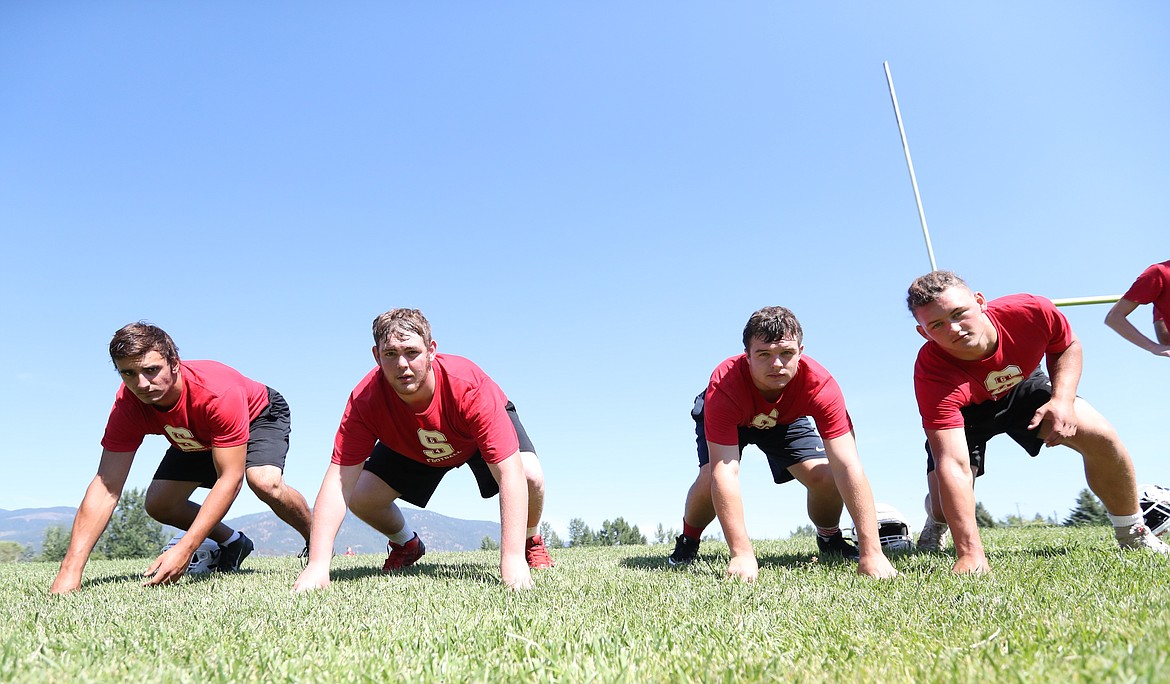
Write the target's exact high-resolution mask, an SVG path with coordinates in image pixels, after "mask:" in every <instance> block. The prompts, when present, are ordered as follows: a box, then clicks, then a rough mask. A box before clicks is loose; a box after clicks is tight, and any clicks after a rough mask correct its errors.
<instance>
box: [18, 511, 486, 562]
mask: <svg viewBox="0 0 1170 684" xmlns="http://www.w3.org/2000/svg"><path fill="white" fill-rule="evenodd" d="M402 512H403V514H404V515H405V516H406V519H407V520H408V521H409V522H410V525H411V527H413V528H414V529H415V530H417V531H418V533H419V535H420V536H422V538H423V540H424V541H425V542H426V545H427V550H430V551H467V550H472V549H478V548H479V545H480V542H481V541H482V540H483V538H484V537H485V536H489V537H491V538H492V539H495V540H497V541H498V540H499V538H500V525H499V523H498V522H491V521H485V520H460V519H459V518H449V517H447V516H445V515H439V514H438V513H432V512H431V511H424V510H421V509H417V508H408V507H405V506H404V507H403V508H402ZM76 514H77V509H76V508H72V507H69V506H55V507H53V508H22V509H18V510H14V511H9V510H4V509H0V541H14V542H17V543H19V544H21V545H22V546H29V545H32V547H33V550H34V552H35V553H39V552H40V549H41V542H42V541H43V540H44V538H45V530H46V529H47V528H49V527H52V526H59V527H64V528H65V529H69V528H70V527H71V526H72V525H73V516H74V515H76ZM226 522H227V524H228V526H229V527H233V528H236V529H241V530H243V531H244V533H245V534H247V535H248V536H249V537H251V538H252V540H253V541H254V542H256V551H255V554H256V555H258V556H284V555H293V554H296V553H298V552H300V550H301V549H302V548H303V547H304V545H305V542H304V540H303V539H301V536H300V535H299V534H297V533H296V532H295V531H294V530H293V529H292V528H291V527H289V526H288V525H286V524H284V523H283V522H281V521H280V519H279V518H277V517H276V515H275V514H273V513H272V512H271V511H266V512H264V513H253V514H251V515H242V516H238V517H234V518H228V519H227V520H226ZM168 529H169V528H168ZM347 548H352V549H353V551H354V553H376V552H379V551H382V550H384V549H385V548H386V537H384V536H382V535H381V534H380V533H378V532H376V531H374V529H373V528H371V527H370V526H369V525H367V524H365V523H364V522H362V521H361V520H358V519H357V518H356V517H354V515H353V514H352V513H347V514H346V516H345V521H344V522H342V524H341V529H340V530H339V531H338V534H337V541H336V542H335V543H334V549H335V550H336V552H337V553H338V554H342V553H345V551H346V549H347Z"/></svg>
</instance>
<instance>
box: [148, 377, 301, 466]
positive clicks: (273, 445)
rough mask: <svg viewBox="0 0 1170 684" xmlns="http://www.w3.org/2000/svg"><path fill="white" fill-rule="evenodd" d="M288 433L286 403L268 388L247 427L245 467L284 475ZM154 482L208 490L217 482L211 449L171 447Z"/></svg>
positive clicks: (289, 415) (288, 417)
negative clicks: (265, 400) (174, 482)
mask: <svg viewBox="0 0 1170 684" xmlns="http://www.w3.org/2000/svg"><path fill="white" fill-rule="evenodd" d="M290 432H292V414H291V413H290V412H289V410H288V403H287V402H286V401H285V400H284V397H282V396H280V392H277V391H276V390H274V389H272V388H271V387H269V388H268V406H265V407H264V410H263V411H261V412H260V415H258V416H256V418H255V419H254V420H253V421H252V422H251V424H249V426H248V433H249V436H248V459H247V462H246V464H245V466H244V467H245V469H246V468H255V467H256V466H262V465H272V466H276V467H277V468H280V471H281V472H284V459H285V456H287V455H288V435H289V433H290ZM154 479H156V480H177V481H179V482H198V483H199V486H200V487H206V488H207V489H211V487H212V486H213V485H215V481H216V480H218V479H219V473H218V472H217V471H216V470H215V462H214V461H212V460H211V450H210V449H209V450H207V451H183V450H181V449H179V448H178V447H176V446H174V445H172V446H171V447H170V448H169V449H167V453H166V454H164V455H163V459H162V462H161V463H159V464H158V470H156V471H154Z"/></svg>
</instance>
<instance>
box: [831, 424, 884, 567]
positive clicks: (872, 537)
mask: <svg viewBox="0 0 1170 684" xmlns="http://www.w3.org/2000/svg"><path fill="white" fill-rule="evenodd" d="M824 442H825V457H826V458H827V459H828V460H829V467H830V468H831V469H832V471H833V481H834V482H835V484H836V485H837V491H838V492H840V493H841V500H842V501H844V502H845V508H846V509H848V511H849V517H851V518H852V519H853V526H854V529H856V530H857V548H858V551H859V552H860V553H862V554H872V553H876V554H881V552H882V551H881V544H880V543H879V540H878V533H877V514H876V513H875V512H874V506H873V490H872V489H871V488H870V486H869V478H867V477H866V476H865V470H864V469H863V468H862V467H861V459H860V458H858V456H857V442H856V440H855V438H854V437H853V434H852V433H848V434H844V435H841V436H839V437H834V438H832V439H826V440H824Z"/></svg>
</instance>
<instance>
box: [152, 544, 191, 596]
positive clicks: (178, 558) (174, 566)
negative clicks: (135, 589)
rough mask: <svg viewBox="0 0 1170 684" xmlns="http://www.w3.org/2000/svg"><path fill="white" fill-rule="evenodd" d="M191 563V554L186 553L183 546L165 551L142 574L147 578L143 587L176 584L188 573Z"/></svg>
mask: <svg viewBox="0 0 1170 684" xmlns="http://www.w3.org/2000/svg"><path fill="white" fill-rule="evenodd" d="M190 563H191V553H190V552H189V551H184V550H183V549H182V547H181V546H172V547H171V548H169V549H167V550H166V551H163V552H162V554H161V555H160V556H159V557H158V558H155V559H154V562H153V563H151V564H150V567H149V568H147V569H146V572H144V573H142V575H143V576H144V577H146V578H147V580H146V581H145V582H143V583H142V586H144V587H149V586H156V585H159V584H174V583H175V582H178V581H179V579H180V578H182V577H183V573H185V572H187V566H188V565H189V564H190Z"/></svg>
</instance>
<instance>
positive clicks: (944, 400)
mask: <svg viewBox="0 0 1170 684" xmlns="http://www.w3.org/2000/svg"><path fill="white" fill-rule="evenodd" d="M987 315H988V317H989V318H991V324H992V325H994V326H995V329H996V330H997V331H998V333H999V345H998V346H997V348H996V350H995V353H993V354H992V355H991V356H989V357H987V358H986V359H982V360H979V361H963V360H962V359H957V358H955V357H954V356H951V355H950V354H949V353H948V352H946V351H944V350H943V349H942V348H941V347H939V346H938V345H937V344H935V343H934V342H927V343H926V344H924V345H922V349H920V350H919V351H918V361H917V362H915V364H914V394H915V395H916V396H917V397H918V412H919V413H920V414H922V427H924V428H926V429H927V430H949V429H951V428H961V427H963V426H964V423H963V414H962V413H960V411H961V409H962V408H963V407H964V406H969V405H971V404H978V403H981V402H984V401H993V400H996V399H999V398H1000V397H1002V396H1004V395H1005V394H1006V393H1007V392H1008V390H1010V389H1011V388H1013V387H1015V386H1016V385H1018V384H1020V383H1021V382H1023V381H1024V380H1025V379H1026V378H1027V377H1028V376H1029V375H1031V374H1032V371H1034V370H1036V368H1038V367H1039V366H1040V361H1041V360H1043V358H1044V355H1045V354H1059V353H1060V352H1063V351H1064V350H1066V349H1068V348H1069V345H1071V344H1072V343H1073V339H1074V337H1073V332H1072V327H1070V326H1069V324H1068V319H1067V318H1065V317H1064V314H1062V313H1060V311H1058V310H1057V308H1056V305H1054V304H1053V303H1052V302H1050V301H1049V300H1047V299H1045V298H1043V297H1036V296H1034V295H1029V294H1016V295H1008V296H1007V297H1000V298H999V299H993V300H992V301H990V302H988V303H987Z"/></svg>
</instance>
